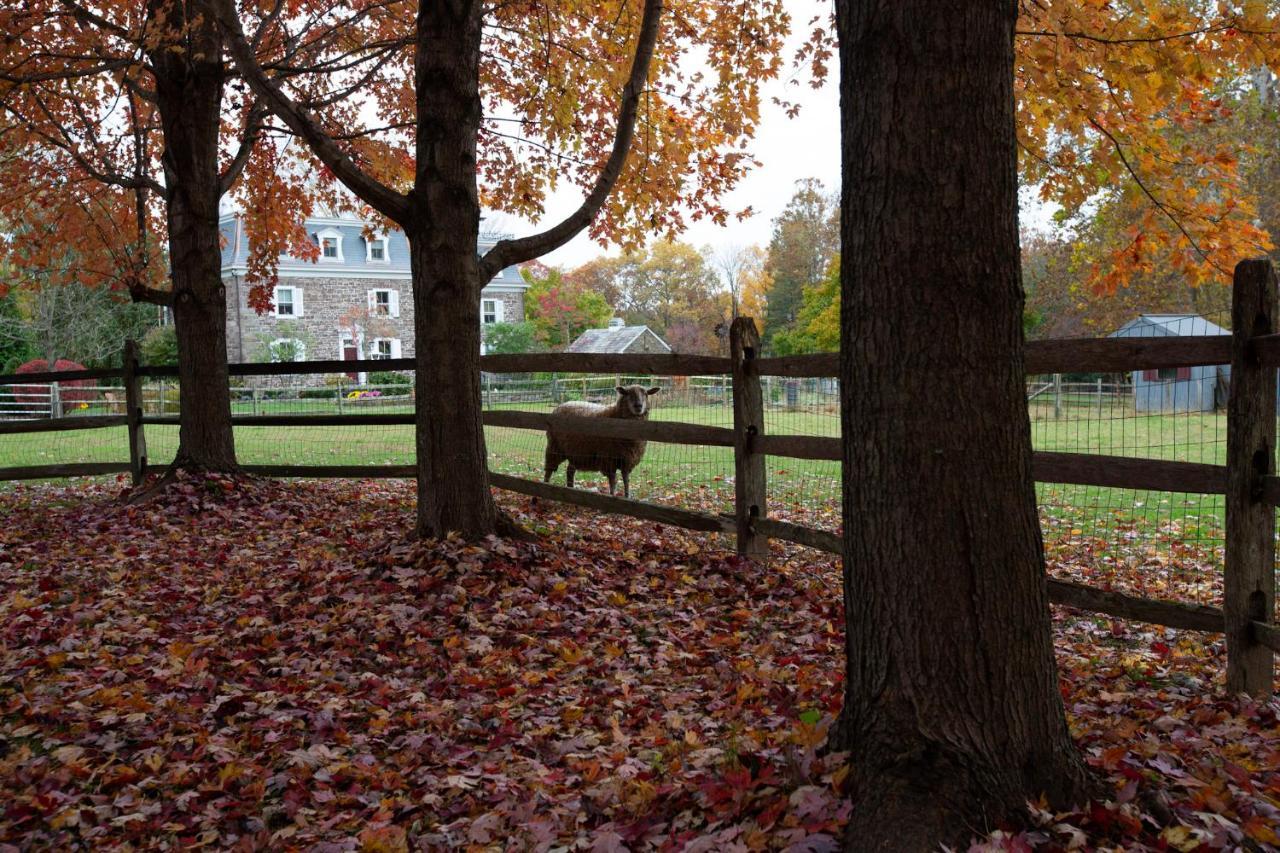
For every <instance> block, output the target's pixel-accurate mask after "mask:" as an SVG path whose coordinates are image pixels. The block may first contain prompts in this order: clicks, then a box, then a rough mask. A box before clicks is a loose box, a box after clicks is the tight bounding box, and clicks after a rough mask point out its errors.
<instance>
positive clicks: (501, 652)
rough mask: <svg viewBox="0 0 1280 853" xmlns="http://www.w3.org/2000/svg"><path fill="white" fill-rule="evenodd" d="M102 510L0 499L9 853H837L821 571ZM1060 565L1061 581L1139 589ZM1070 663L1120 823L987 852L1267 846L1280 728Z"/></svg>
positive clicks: (787, 559)
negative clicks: (43, 852) (196, 850)
mask: <svg viewBox="0 0 1280 853" xmlns="http://www.w3.org/2000/svg"><path fill="white" fill-rule="evenodd" d="M119 489H120V486H119V485H113V484H101V483H99V484H77V485H72V486H61V487H55V486H24V487H18V488H15V489H12V490H10V491H6V492H3V493H0V515H2V516H3V517H4V518H5V520H6V521H5V525H4V527H3V530H0V625H2V626H3V628H2V630H3V639H2V642H0V849H5V850H7V849H21V850H25V849H49V848H58V849H73V848H85V847H94V848H107V849H111V848H115V849H138V848H148V849H173V848H188V847H197V846H203V847H212V848H218V849H227V848H230V849H243V850H254V849H265V848H269V849H307V850H317V851H339V850H367V851H398V850H409V849H415V850H417V849H424V850H476V851H487V850H598V851H613V850H649V849H656V850H684V851H699V850H702V851H748V850H793V851H822V850H835V849H839V846H840V845H839V839H840V838H841V836H842V832H843V827H844V824H845V822H846V820H847V818H848V815H849V814H850V812H851V810H852V808H853V804H852V803H851V802H850V800H849V798H848V796H847V791H846V789H845V784H844V783H845V777H846V774H847V765H846V759H847V756H846V755H844V754H842V753H835V754H824V752H823V745H824V743H825V741H826V735H827V730H828V727H829V726H830V724H831V722H832V721H833V719H834V715H835V713H836V712H837V711H838V709H839V705H840V697H841V690H842V683H843V655H842V649H843V630H842V629H843V626H842V622H841V619H842V615H841V603H840V595H839V589H840V578H839V569H838V566H837V565H836V564H835V562H834V561H833V560H831V559H830V558H829V557H827V556H825V555H821V554H817V553H815V552H811V551H807V550H806V549H802V548H796V547H791V546H783V545H782V544H780V543H779V544H777V545H776V546H775V558H776V559H775V560H774V565H772V566H771V567H770V568H769V569H768V570H762V569H760V568H758V567H756V566H754V565H753V564H751V563H749V562H746V561H742V560H739V559H738V558H737V557H736V556H734V555H732V553H731V552H730V551H728V550H727V549H726V547H725V546H726V545H728V544H730V543H728V542H724V541H718V540H717V539H716V538H715V537H709V536H707V535H705V534H699V533H693V532H688V531H682V530H678V529H675V528H671V527H666V526H662V525H655V524H652V523H647V522H642V521H637V520H634V519H626V518H621V517H614V516H601V515H596V514H592V513H588V512H582V511H578V510H575V509H571V508H563V507H559V506H547V505H545V504H543V505H541V506H538V507H531V506H530V504H529V502H528V501H527V500H525V499H514V498H509V497H508V496H503V497H502V498H501V500H502V503H503V506H504V507H505V508H506V509H507V510H509V511H511V512H512V513H513V514H515V515H516V516H517V517H518V518H520V519H521V520H522V521H524V522H525V523H526V524H528V525H529V526H531V527H534V528H536V529H538V530H539V531H540V532H542V534H543V535H542V537H541V539H540V540H539V541H536V542H533V543H514V542H507V541H502V540H496V539H493V540H489V541H487V542H486V543H483V544H480V545H468V544H465V543H462V542H460V541H456V540H445V541H430V542H418V543H409V542H406V541H405V537H404V535H403V533H404V531H406V530H408V529H409V528H410V527H411V524H412V517H413V492H412V488H411V487H410V486H409V485H408V484H404V483H387V482H378V483H373V482H316V483H303V482H290V483H280V482H265V481H253V480H250V481H246V480H232V479H228V478H220V477H217V476H205V477H193V478H188V479H185V480H183V481H181V482H180V483H179V484H177V487H176V488H171V489H169V490H168V491H167V492H166V493H165V495H164V497H163V499H162V500H160V501H156V502H153V503H151V504H146V505H142V506H138V507H126V506H123V505H121V503H120V502H118V501H116V500H114V498H115V497H116V496H117V494H118V491H119ZM797 520H802V519H797ZM1078 545H1079V543H1074V544H1073V543H1065V544H1063V543H1056V544H1055V543H1052V542H1051V545H1050V548H1049V553H1050V558H1051V566H1052V569H1053V571H1054V572H1055V574H1058V575H1060V576H1071V577H1073V578H1075V579H1080V578H1081V577H1082V576H1084V575H1088V574H1090V573H1091V572H1092V571H1097V570H1098V569H1097V566H1093V567H1092V568H1091V563H1090V560H1094V561H1095V562H1097V561H1099V560H1100V561H1101V563H1102V564H1103V565H1104V566H1105V567H1106V569H1107V572H1108V583H1110V584H1112V585H1113V586H1114V587H1115V588H1123V587H1124V583H1125V581H1126V578H1125V577H1122V575H1123V572H1122V571H1117V570H1116V566H1117V565H1119V566H1120V567H1121V568H1122V569H1123V568H1124V567H1130V568H1132V571H1131V572H1130V574H1135V573H1136V572H1137V569H1138V568H1142V565H1141V561H1127V562H1126V561H1125V560H1116V559H1113V558H1112V557H1107V556H1103V557H1099V556H1098V553H1101V552H1102V551H1103V550H1105V549H1101V548H1095V549H1094V550H1093V552H1088V553H1086V551H1087V549H1082V548H1080V547H1077V546H1078ZM1081 554H1084V558H1083V559H1082V560H1081V561H1078V562H1074V563H1073V562H1072V560H1073V559H1075V558H1076V557H1078V556H1079V555H1081ZM1130 563H1134V564H1135V565H1136V568H1135V567H1132V566H1130ZM1135 576H1136V574H1135ZM1142 576H1143V577H1144V578H1145V579H1146V580H1145V581H1143V582H1144V583H1148V584H1149V583H1150V572H1144V573H1143V575H1142ZM1184 576H1185V577H1187V578H1192V577H1202V576H1203V572H1199V573H1192V572H1189V571H1183V570H1182V569H1179V570H1178V572H1174V573H1172V574H1171V577H1184ZM1128 580H1129V581H1132V580H1133V578H1128ZM1177 586H1178V584H1177V582H1174V581H1170V582H1169V583H1168V584H1167V585H1166V587H1167V597H1170V598H1174V597H1176V594H1177V592H1178V591H1179V589H1178V588H1177ZM1055 636H1056V643H1057V651H1058V662H1059V668H1060V673H1061V684H1062V693H1063V697H1064V701H1065V703H1066V706H1067V711H1068V716H1069V720H1070V723H1071V726H1072V732H1073V734H1074V735H1075V737H1076V739H1077V741H1078V742H1079V744H1080V746H1081V748H1082V750H1083V751H1084V754H1085V756H1086V759H1087V761H1088V762H1089V764H1090V765H1091V766H1092V767H1094V768H1095V769H1096V770H1097V772H1098V773H1099V774H1100V776H1101V777H1102V778H1103V780H1104V785H1105V786H1106V788H1107V790H1108V791H1110V792H1112V796H1111V797H1109V798H1108V799H1107V800H1105V801H1103V802H1100V803H1092V804H1087V805H1083V806H1081V807H1080V808H1079V809H1078V810H1075V811H1071V812H1066V813H1054V812H1051V811H1050V810H1048V809H1047V808H1046V807H1045V806H1044V805H1043V804H1042V803H1029V804H1028V823H1029V824H1030V825H1031V828H1030V829H1021V830H1015V829H1013V828H1008V827H1004V828H1000V827H997V828H992V831H991V832H990V834H989V835H987V836H986V837H984V838H981V839H976V840H975V841H974V844H973V848H972V849H975V850H985V849H991V850H1023V849H1044V850H1068V849H1152V850H1184V851H1188V850H1218V849H1277V848H1280V838H1277V836H1276V827H1277V826H1280V730H1278V728H1277V713H1276V712H1277V705H1276V704H1275V703H1262V702H1255V701H1252V700H1248V699H1244V698H1237V697H1229V696H1225V695H1223V694H1222V692H1221V691H1222V685H1221V672H1222V669H1223V666H1224V658H1223V650H1222V645H1221V638H1220V637H1217V636H1214V635H1200V634H1194V633H1191V632H1176V631H1167V630H1165V629H1160V628H1155V627H1153V626H1145V625H1137V624H1136V623H1121V622H1116V621H1114V620H1110V619H1102V618H1098V617H1095V616H1088V615H1080V614H1075V613H1070V612H1067V611H1064V610H1061V609H1058V608H1055Z"/></svg>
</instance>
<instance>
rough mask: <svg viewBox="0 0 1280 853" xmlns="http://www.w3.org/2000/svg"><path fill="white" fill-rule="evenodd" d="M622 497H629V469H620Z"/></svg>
mask: <svg viewBox="0 0 1280 853" xmlns="http://www.w3.org/2000/svg"><path fill="white" fill-rule="evenodd" d="M622 496H623V497H624V498H629V497H631V469H630V468H623V469H622Z"/></svg>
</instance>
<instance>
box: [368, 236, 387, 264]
mask: <svg viewBox="0 0 1280 853" xmlns="http://www.w3.org/2000/svg"><path fill="white" fill-rule="evenodd" d="M375 243H381V244H382V257H381V258H375V257H374V256H373V246H374V244H375ZM364 262H365V263H367V264H390V263H391V241H390V240H388V239H387V235H386V234H375V235H373V236H372V237H365V238H364Z"/></svg>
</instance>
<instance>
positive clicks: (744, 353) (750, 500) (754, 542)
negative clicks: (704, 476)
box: [729, 317, 769, 563]
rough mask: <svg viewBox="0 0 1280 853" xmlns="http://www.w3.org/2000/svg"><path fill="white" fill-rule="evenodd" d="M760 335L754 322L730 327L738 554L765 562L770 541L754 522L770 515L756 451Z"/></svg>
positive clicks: (760, 419)
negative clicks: (756, 528)
mask: <svg viewBox="0 0 1280 853" xmlns="http://www.w3.org/2000/svg"><path fill="white" fill-rule="evenodd" d="M759 354H760V332H759V331H758V330H757V329H756V323H755V320H752V319H751V318H750V317H737V318H735V319H734V321H733V324H732V325H731V326H730V327H729V357H730V359H731V360H732V362H733V473H734V503H733V508H734V518H735V520H736V522H737V526H738V553H739V554H741V555H742V556H744V557H749V558H751V559H753V560H758V561H760V562H761V563H763V562H764V561H765V560H767V559H768V557H769V538H768V537H767V536H763V535H761V534H759V533H756V532H755V530H754V529H753V526H752V522H753V521H755V520H756V519H758V518H765V517H766V516H767V515H768V512H767V504H766V496H767V494H768V489H767V485H766V482H765V465H764V463H765V457H764V454H763V453H756V452H755V444H756V441H755V439H756V436H758V435H761V434H763V433H764V394H763V392H762V391H761V390H760V373H759V371H758V370H757V368H756V357H757V356H758V355H759Z"/></svg>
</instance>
